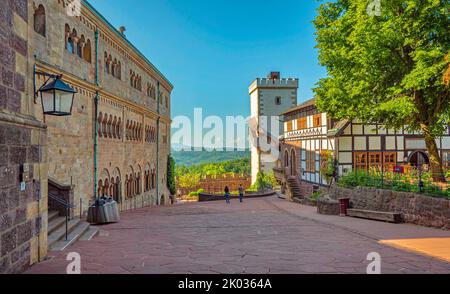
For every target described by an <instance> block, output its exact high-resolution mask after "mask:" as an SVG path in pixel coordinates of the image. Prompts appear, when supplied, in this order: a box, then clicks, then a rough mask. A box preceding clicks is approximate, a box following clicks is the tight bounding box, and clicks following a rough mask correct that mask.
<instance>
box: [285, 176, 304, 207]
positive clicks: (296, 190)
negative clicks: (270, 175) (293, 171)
mask: <svg viewBox="0 0 450 294" xmlns="http://www.w3.org/2000/svg"><path fill="white" fill-rule="evenodd" d="M287 184H288V189H289V191H290V193H291V197H292V199H293V200H294V201H296V202H297V201H300V200H301V199H303V195H302V193H301V191H300V187H299V184H298V182H297V180H296V179H295V178H293V177H290V178H288V179H287Z"/></svg>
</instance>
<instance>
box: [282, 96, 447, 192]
mask: <svg viewBox="0 0 450 294" xmlns="http://www.w3.org/2000/svg"><path fill="white" fill-rule="evenodd" d="M283 116H284V136H283V139H282V140H281V142H282V143H281V146H280V149H281V156H282V158H281V159H280V167H281V168H278V169H276V170H275V171H276V174H277V175H278V177H279V178H280V174H282V175H283V176H284V177H285V178H286V177H287V178H288V177H297V178H298V179H299V180H301V181H303V182H307V183H313V184H318V185H326V184H328V183H327V181H326V179H325V177H324V175H323V174H322V173H323V172H321V166H324V164H325V161H326V160H327V154H330V152H331V153H332V155H333V157H334V158H335V159H336V164H337V172H338V174H339V175H343V174H346V173H348V172H350V171H352V170H354V169H362V170H368V169H371V168H374V169H377V170H385V171H392V170H393V169H394V167H396V166H402V165H408V166H423V165H427V164H428V163H429V157H428V152H427V148H426V145H425V140H424V138H423V136H422V135H421V134H420V132H412V131H409V130H408V128H407V126H404V127H403V128H402V129H399V130H395V129H389V128H386V127H385V126H384V125H382V124H378V123H362V122H360V121H357V120H354V121H349V120H340V121H338V120H334V119H332V118H331V117H330V116H329V115H327V114H326V113H322V112H320V111H319V110H318V109H317V107H316V103H315V99H312V100H309V101H307V102H305V103H303V104H301V105H299V106H297V107H294V108H292V109H290V110H288V111H287V112H285V113H283ZM436 143H437V147H438V149H439V152H440V155H441V159H442V161H443V164H444V166H446V167H449V164H450V129H449V128H448V127H447V128H446V131H445V134H444V135H443V136H441V137H439V138H438V139H436Z"/></svg>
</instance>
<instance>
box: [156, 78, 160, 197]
mask: <svg viewBox="0 0 450 294" xmlns="http://www.w3.org/2000/svg"><path fill="white" fill-rule="evenodd" d="M159 87H160V84H159V82H158V83H157V86H156V88H157V95H156V96H157V97H158V98H157V99H156V102H157V108H156V109H157V113H158V118H157V119H156V204H157V205H160V202H161V201H160V200H161V199H160V197H159V124H160V108H159V103H160V100H159V99H160V94H161V93H160V91H159Z"/></svg>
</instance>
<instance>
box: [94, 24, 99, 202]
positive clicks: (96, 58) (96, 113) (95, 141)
mask: <svg viewBox="0 0 450 294" xmlns="http://www.w3.org/2000/svg"><path fill="white" fill-rule="evenodd" d="M95 86H96V87H98V28H97V29H96V30H95ZM98 96H99V91H98V90H96V91H95V98H94V125H95V127H94V129H95V131H94V198H95V199H97V198H98V196H99V195H97V188H98V187H97V169H98V167H97V148H98Z"/></svg>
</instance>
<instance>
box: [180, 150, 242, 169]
mask: <svg viewBox="0 0 450 294" xmlns="http://www.w3.org/2000/svg"><path fill="white" fill-rule="evenodd" d="M172 156H173V158H174V159H175V162H176V164H177V165H185V166H191V165H197V164H203V163H217V162H222V161H229V160H235V159H241V158H250V151H212V152H208V151H172Z"/></svg>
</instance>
